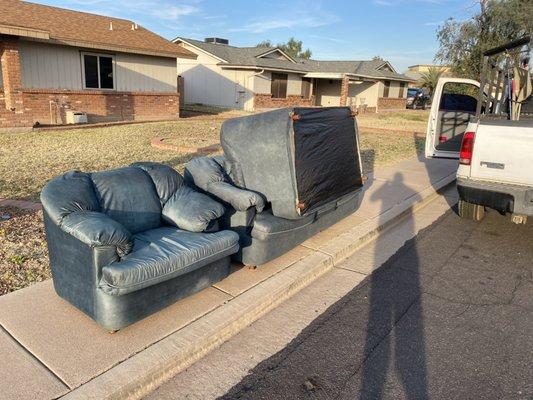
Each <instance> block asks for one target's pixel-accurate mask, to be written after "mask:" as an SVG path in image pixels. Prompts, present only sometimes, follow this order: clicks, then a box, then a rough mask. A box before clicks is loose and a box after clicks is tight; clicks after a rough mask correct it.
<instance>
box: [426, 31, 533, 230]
mask: <svg viewBox="0 0 533 400" xmlns="http://www.w3.org/2000/svg"><path fill="white" fill-rule="evenodd" d="M530 53H531V40H530V38H529V37H525V38H522V39H519V40H516V41H514V42H511V43H509V44H507V45H504V46H501V47H499V48H496V49H493V50H489V51H487V52H486V53H485V54H484V67H483V73H482V76H481V83H479V82H477V81H474V80H470V79H460V78H441V79H440V80H439V82H438V85H437V87H436V89H435V92H434V97H433V104H432V106H431V113H430V117H429V122H428V128H427V137H426V148H425V153H426V157H428V158H456V159H459V168H458V169H457V190H458V192H459V199H460V200H459V204H458V212H459V215H460V216H461V217H463V218H469V219H473V220H476V221H479V220H481V219H482V218H483V216H484V213H485V209H486V208H491V209H494V210H497V211H499V212H500V213H510V214H512V221H513V222H515V223H526V221H527V217H528V216H533V99H532V98H533V96H532V94H531V87H532V81H531V67H530V66H529V57H530V56H531V54H530Z"/></svg>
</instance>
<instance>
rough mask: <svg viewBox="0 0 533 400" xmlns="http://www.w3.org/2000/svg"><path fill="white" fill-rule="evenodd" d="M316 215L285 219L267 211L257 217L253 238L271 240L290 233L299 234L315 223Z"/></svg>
mask: <svg viewBox="0 0 533 400" xmlns="http://www.w3.org/2000/svg"><path fill="white" fill-rule="evenodd" d="M315 219H316V217H315V214H312V215H307V216H305V217H302V218H300V219H285V218H280V217H276V216H274V215H272V210H270V209H269V210H265V211H263V212H262V213H259V214H257V215H256V216H255V219H254V226H253V228H252V237H254V238H256V239H259V240H269V239H270V238H272V237H275V236H276V235H278V236H279V235H280V234H287V233H290V232H294V233H297V232H298V231H299V230H302V229H305V228H306V227H308V226H309V225H311V224H312V223H313V222H315Z"/></svg>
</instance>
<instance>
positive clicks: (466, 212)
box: [457, 200, 485, 221]
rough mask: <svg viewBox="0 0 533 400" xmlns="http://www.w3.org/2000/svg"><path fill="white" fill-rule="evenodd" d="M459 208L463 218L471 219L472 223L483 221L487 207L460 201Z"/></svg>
mask: <svg viewBox="0 0 533 400" xmlns="http://www.w3.org/2000/svg"><path fill="white" fill-rule="evenodd" d="M457 207H458V209H459V216H460V217H461V218H465V219H471V220H472V221H481V220H482V219H483V217H484V216H485V207H483V206H480V205H479V204H473V203H469V202H467V201H464V200H459V204H458V205H457Z"/></svg>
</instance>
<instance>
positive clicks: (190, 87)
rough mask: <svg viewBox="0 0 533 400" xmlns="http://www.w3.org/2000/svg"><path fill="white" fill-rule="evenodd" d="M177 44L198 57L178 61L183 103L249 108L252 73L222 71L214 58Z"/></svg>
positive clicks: (252, 82) (185, 45) (252, 80)
mask: <svg viewBox="0 0 533 400" xmlns="http://www.w3.org/2000/svg"><path fill="white" fill-rule="evenodd" d="M180 45H181V46H182V47H184V48H186V49H187V50H190V51H192V52H194V53H195V54H197V56H198V58H197V59H196V60H185V59H178V66H177V73H178V75H180V76H182V77H183V81H184V86H185V89H184V91H185V103H201V104H208V105H214V106H219V107H228V108H241V109H243V108H244V109H246V110H251V109H252V108H253V87H254V77H253V75H254V71H247V70H231V69H222V68H220V66H218V65H217V64H218V63H220V60H218V59H217V58H215V57H212V56H210V55H208V54H206V53H204V52H202V51H200V50H198V49H196V48H194V47H193V46H189V45H187V44H185V43H182V44H180Z"/></svg>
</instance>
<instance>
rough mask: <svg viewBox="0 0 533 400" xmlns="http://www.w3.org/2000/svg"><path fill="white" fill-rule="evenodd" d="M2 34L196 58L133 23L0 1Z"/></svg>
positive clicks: (0, 31) (76, 44)
mask: <svg viewBox="0 0 533 400" xmlns="http://www.w3.org/2000/svg"><path fill="white" fill-rule="evenodd" d="M111 26H112V30H111V29H110V27H111ZM132 27H136V29H132ZM0 33H1V34H7V35H16V36H22V37H27V38H32V39H33V40H44V41H50V42H54V43H57V44H64V45H70V46H77V47H87V48H94V49H102V50H111V51H122V52H127V53H139V54H148V55H155V56H163V57H180V58H196V55H195V54H194V53H192V52H190V51H188V50H186V49H184V48H183V47H181V46H178V45H176V44H175V43H172V42H170V41H168V40H166V39H165V38H163V37H161V36H159V35H156V34H155V33H153V32H151V31H149V30H148V29H145V28H143V27H142V26H139V25H135V23H134V22H132V21H128V20H125V19H119V18H111V17H106V16H102V15H96V14H89V13H84V12H79V11H72V10H66V9H63V8H57V7H51V6H45V5H41V4H35V3H28V2H25V1H19V0H1V1H0Z"/></svg>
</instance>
